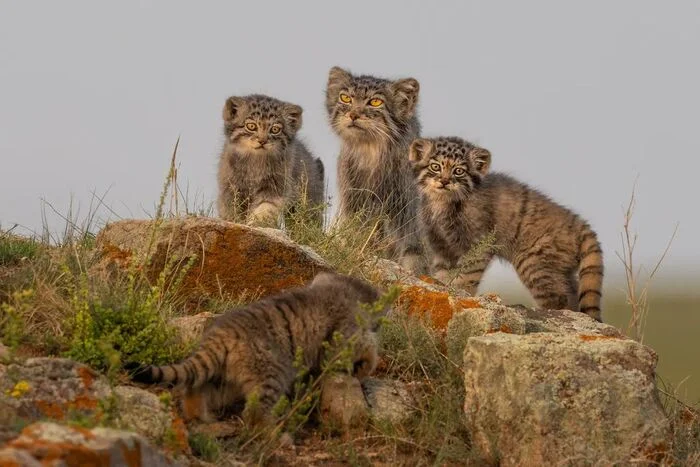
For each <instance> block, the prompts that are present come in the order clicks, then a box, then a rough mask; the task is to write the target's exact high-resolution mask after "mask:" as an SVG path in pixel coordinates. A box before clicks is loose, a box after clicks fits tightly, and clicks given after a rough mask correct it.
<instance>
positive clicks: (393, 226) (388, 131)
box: [326, 67, 422, 271]
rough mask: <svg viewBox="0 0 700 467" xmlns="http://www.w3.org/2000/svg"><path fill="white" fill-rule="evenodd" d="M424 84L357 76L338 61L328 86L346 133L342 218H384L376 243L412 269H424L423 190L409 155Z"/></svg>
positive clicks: (335, 116) (338, 124) (336, 124)
mask: <svg viewBox="0 0 700 467" xmlns="http://www.w3.org/2000/svg"><path fill="white" fill-rule="evenodd" d="M418 91H419V84H418V81H416V80H415V79H413V78H406V79H400V80H397V81H390V80H386V79H381V78H375V77H372V76H365V75H363V76H356V75H352V74H350V73H349V72H348V71H346V70H343V69H342V68H338V67H333V68H331V70H330V73H329V76H328V86H327V88H326V109H327V111H328V116H329V119H330V124H331V127H332V128H333V130H334V131H335V133H337V134H338V136H340V138H341V140H342V145H341V149H340V156H339V159H338V186H339V192H340V205H339V210H338V216H339V221H340V223H342V222H343V220H344V219H347V218H349V217H356V216H358V215H360V216H365V217H366V219H371V220H374V219H383V221H382V222H383V224H382V228H381V229H378V232H377V235H376V239H375V240H376V243H377V244H379V245H387V248H388V250H389V251H388V256H390V257H393V258H396V259H398V260H399V262H400V263H401V264H402V265H403V266H404V267H407V268H408V269H410V270H413V271H419V270H421V269H422V259H421V255H422V245H421V242H420V235H419V233H418V227H417V225H418V224H417V219H416V213H417V206H418V194H417V192H416V188H415V184H414V182H413V177H412V175H411V169H410V166H409V164H408V161H407V160H406V154H407V151H408V146H409V145H410V143H411V141H412V140H413V139H414V138H416V137H417V136H418V135H419V133H420V124H419V123H418V117H417V115H416V106H417V103H418Z"/></svg>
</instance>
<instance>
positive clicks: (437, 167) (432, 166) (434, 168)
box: [429, 162, 441, 172]
mask: <svg viewBox="0 0 700 467" xmlns="http://www.w3.org/2000/svg"><path fill="white" fill-rule="evenodd" d="M429 167H430V170H432V171H433V172H440V169H441V167H440V164H438V163H437V162H431V163H430V165H429Z"/></svg>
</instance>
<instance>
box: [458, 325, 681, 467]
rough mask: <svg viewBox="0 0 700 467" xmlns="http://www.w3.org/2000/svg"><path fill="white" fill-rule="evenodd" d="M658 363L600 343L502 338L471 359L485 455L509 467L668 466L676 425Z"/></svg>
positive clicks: (477, 431)
mask: <svg viewBox="0 0 700 467" xmlns="http://www.w3.org/2000/svg"><path fill="white" fill-rule="evenodd" d="M656 361H657V357H656V354H655V353H654V352H653V351H652V350H651V349H649V348H648V347H645V346H643V345H641V344H639V343H637V342H635V341H632V340H629V339H621V338H617V337H614V336H603V335H599V334H559V333H533V334H527V335H515V334H506V333H494V334H489V335H486V336H480V337H472V338H470V339H469V341H468V343H467V347H466V349H465V352H464V371H465V376H464V381H465V390H466V394H465V401H464V410H465V413H466V416H467V419H468V422H469V425H470V431H471V434H472V440H473V443H474V446H475V448H476V449H478V450H479V451H480V452H481V454H482V455H483V457H484V459H485V460H486V461H490V462H496V461H498V462H500V465H504V466H505V465H533V466H534V465H559V464H561V463H562V462H564V463H566V464H567V465H584V464H587V463H590V462H594V463H597V464H604V465H611V464H614V463H618V462H619V463H622V464H627V463H630V462H632V460H651V461H655V460H659V459H660V458H662V457H663V455H664V453H665V452H666V450H667V449H668V429H669V424H668V421H667V418H666V416H665V414H664V412H663V410H662V407H661V405H660V403H659V399H658V396H657V391H656V387H655V384H654V368H655V366H656Z"/></svg>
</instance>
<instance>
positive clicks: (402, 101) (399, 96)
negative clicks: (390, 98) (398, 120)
mask: <svg viewBox="0 0 700 467" xmlns="http://www.w3.org/2000/svg"><path fill="white" fill-rule="evenodd" d="M418 91H420V84H418V80H416V79H414V78H406V79H400V80H398V81H394V82H393V83H391V92H392V93H393V95H394V102H396V107H397V111H398V113H399V114H400V115H401V116H402V117H403V118H406V119H408V118H411V117H413V115H414V114H415V113H416V105H417V104H418Z"/></svg>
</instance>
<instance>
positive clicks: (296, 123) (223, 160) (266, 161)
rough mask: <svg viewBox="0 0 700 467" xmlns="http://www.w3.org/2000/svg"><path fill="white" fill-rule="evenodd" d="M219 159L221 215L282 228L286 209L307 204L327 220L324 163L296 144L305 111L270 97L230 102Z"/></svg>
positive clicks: (236, 98)
mask: <svg viewBox="0 0 700 467" xmlns="http://www.w3.org/2000/svg"><path fill="white" fill-rule="evenodd" d="M223 119H224V134H225V137H226V142H225V143H224V148H223V151H222V153H221V157H220V159H219V173H218V181H219V196H218V202H217V205H218V210H219V215H220V216H221V217H222V218H224V219H228V220H233V221H246V222H248V223H250V224H255V225H263V226H275V227H279V225H280V222H281V220H282V214H284V212H285V210H286V209H290V210H293V209H294V205H295V203H298V202H305V203H308V204H309V205H311V206H312V207H313V209H314V211H315V212H317V218H316V221H317V222H322V221H323V207H322V204H323V202H324V199H323V196H324V195H323V186H324V180H323V172H324V171H323V163H322V162H321V160H320V159H315V158H314V157H313V156H312V155H311V153H310V152H309V150H308V149H307V148H306V146H305V145H304V144H303V143H302V142H301V141H299V140H298V138H297V132H298V131H299V129H300V128H301V121H302V108H301V107H300V106H298V105H296V104H290V103H288V102H282V101H280V100H277V99H274V98H272V97H268V96H263V95H251V96H244V97H237V96H233V97H229V98H228V99H227V100H226V104H225V105H224V110H223Z"/></svg>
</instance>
